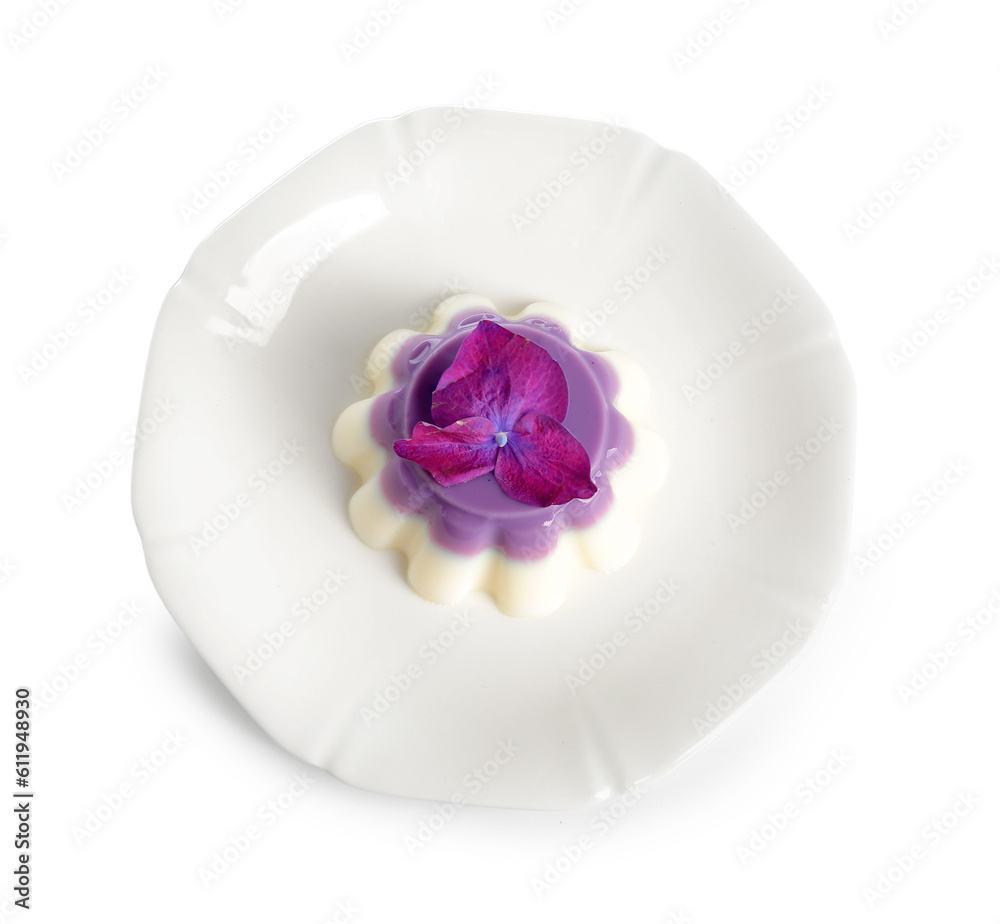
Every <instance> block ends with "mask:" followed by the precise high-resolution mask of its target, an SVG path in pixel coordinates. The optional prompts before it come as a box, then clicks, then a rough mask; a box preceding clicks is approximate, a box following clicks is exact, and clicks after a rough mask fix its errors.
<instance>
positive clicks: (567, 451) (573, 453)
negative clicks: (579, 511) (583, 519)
mask: <svg viewBox="0 0 1000 924" xmlns="http://www.w3.org/2000/svg"><path fill="white" fill-rule="evenodd" d="M568 407H569V389H568V388H567V386H566V376H565V375H564V374H563V371H562V368H561V367H560V366H559V363H557V362H556V361H555V360H554V359H553V358H552V357H551V356H550V355H549V354H548V353H547V352H546V351H545V350H544V349H542V347H540V346H538V344H536V343H532V342H531V341H530V340H528V339H527V338H525V337H522V336H520V335H518V334H514V333H511V332H510V331H508V330H505V329H504V328H503V327H501V326H500V325H499V324H495V323H494V322H493V321H487V320H482V321H480V322H479V324H478V325H477V326H476V328H475V329H474V330H473V331H472V333H470V334H469V336H468V337H466V338H465V340H464V341H463V343H462V345H461V347H459V350H458V354H457V355H456V356H455V361H454V362H453V363H452V364H451V365H450V366H449V367H448V368H447V369H446V370H445V371H444V373H443V374H442V376H441V378H440V380H439V381H438V385H437V388H436V389H435V391H434V394H433V395H432V396H431V417H432V418H433V421H434V424H429V423H423V422H421V423H418V424H417V425H416V426H415V427H414V428H413V435H412V437H411V438H410V439H408V440H397V441H396V442H395V443H394V444H393V448H394V449H395V451H396V454H397V455H399V456H400V457H401V458H403V459H408V460H409V461H411V462H415V463H416V464H417V465H419V466H420V467H421V468H423V469H424V470H425V471H427V472H428V473H429V474H430V475H431V477H432V478H434V480H435V481H437V482H438V483H439V484H442V485H445V486H448V485H453V484H462V483H463V482H465V481H470V480H471V479H473V478H478V477H479V476H480V475H485V474H488V473H489V472H493V473H494V477H495V478H496V480H497V484H499V485H500V487H501V489H502V490H503V491H504V493H505V494H508V495H509V496H510V497H513V498H514V499H515V500H518V501H521V502H522V503H525V504H532V505H533V506H535V507H549V506H552V505H553V504H565V503H567V502H568V501H571V500H573V498H576V497H580V498H589V497H593V496H594V494H595V493H596V492H597V486H596V485H595V484H594V482H593V480H592V479H591V477H590V457H589V456H588V455H587V450H586V449H584V447H583V444H582V443H580V441H579V440H578V439H577V438H576V437H575V436H573V434H572V433H570V432H569V430H567V429H566V428H565V427H564V426H563V425H562V421H563V420H564V419H565V418H566V411H567V409H568Z"/></svg>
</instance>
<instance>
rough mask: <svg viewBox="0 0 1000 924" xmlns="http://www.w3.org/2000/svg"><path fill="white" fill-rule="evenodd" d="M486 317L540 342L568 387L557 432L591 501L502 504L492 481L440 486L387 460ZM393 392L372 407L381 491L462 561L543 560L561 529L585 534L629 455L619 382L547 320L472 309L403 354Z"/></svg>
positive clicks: (489, 477)
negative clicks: (565, 439) (577, 453)
mask: <svg viewBox="0 0 1000 924" xmlns="http://www.w3.org/2000/svg"><path fill="white" fill-rule="evenodd" d="M484 318H486V319H488V320H490V321H494V322H496V323H497V324H500V325H502V326H503V327H505V328H506V329H507V330H510V331H512V332H514V333H516V334H520V335H521V336H523V337H526V338H527V339H528V340H531V341H532V342H534V343H537V344H538V345H539V346H540V347H542V348H543V349H545V350H546V351H548V353H549V355H550V356H551V357H552V358H553V359H554V360H555V361H556V362H557V363H559V365H560V366H561V367H562V370H563V372H564V374H565V375H566V382H567V385H568V387H569V409H568V410H567V412H566V418H565V420H564V421H563V426H564V427H566V429H567V430H569V432H570V433H572V434H573V435H574V436H575V437H576V438H577V439H578V440H579V441H580V442H581V443H582V444H583V446H584V448H585V449H586V450H587V453H588V455H589V456H590V461H591V477H592V478H593V481H594V484H596V485H597V493H596V494H595V495H594V496H593V497H591V498H589V499H587V500H583V499H581V498H575V499H574V500H571V501H569V502H568V503H566V504H561V505H559V506H552V507H541V508H540V507H534V506H532V505H530V504H524V503H521V502H520V501H517V500H514V498H512V497H508V496H507V495H506V494H505V493H504V492H503V490H502V489H501V488H500V485H498V484H497V482H496V479H495V478H494V476H493V473H492V472H491V473H489V474H486V475H480V476H479V477H478V478H473V479H472V480H471V481H467V482H465V483H464V484H457V485H452V486H451V487H444V486H443V485H440V484H438V483H437V482H436V481H435V480H434V479H433V478H432V477H431V476H430V475H429V474H428V473H427V472H425V471H424V470H423V469H422V468H420V466H419V465H417V464H416V463H414V462H407V461H406V460H404V459H401V458H399V456H397V455H396V453H395V452H394V451H393V448H392V446H393V443H394V442H395V441H396V440H398V439H409V438H410V436H411V435H412V433H413V427H414V426H415V425H416V424H417V423H418V422H420V421H425V422H428V423H430V422H432V420H431V394H432V392H433V391H434V389H435V388H436V387H437V383H438V379H440V378H441V375H442V373H443V372H444V371H445V369H447V368H448V367H449V366H450V365H451V364H452V362H453V361H454V359H455V355H456V354H457V353H458V349H459V347H460V346H461V345H462V341H463V340H465V338H466V337H467V336H468V335H469V334H470V333H471V332H472V330H473V329H474V328H475V327H476V325H477V324H478V323H479V322H480V321H481V320H483V319H484ZM392 371H393V374H394V375H395V379H396V387H395V388H394V389H392V390H391V391H389V392H387V393H386V394H384V395H380V396H379V397H378V398H376V399H375V403H374V406H373V408H372V416H371V428H372V436H373V437H374V439H375V440H376V442H378V443H379V444H380V445H381V446H383V447H384V448H385V449H386V450H387V452H388V455H389V460H388V462H387V464H386V466H385V468H384V469H383V470H382V476H381V479H382V490H383V492H384V493H385V496H386V497H387V498H388V499H389V501H390V502H391V503H392V504H393V506H394V507H395V508H396V509H397V510H398V511H400V512H401V513H410V514H413V513H419V514H422V515H423V516H424V517H426V518H427V521H428V522H429V524H430V534H431V538H432V539H433V540H434V541H435V542H437V543H438V545H441V546H443V547H444V548H446V549H449V550H450V551H452V552H458V553H460V554H464V555H476V554H478V553H479V552H481V551H482V550H483V549H485V548H490V547H496V548H499V549H500V550H501V551H503V553H504V554H505V555H507V556H508V557H509V558H517V559H521V560H525V561H531V560H536V559H539V558H544V557H545V555H547V554H548V553H549V552H550V551H551V550H552V549H553V547H554V546H555V543H556V540H557V539H558V538H559V534H560V533H562V531H563V530H564V529H567V528H570V527H575V528H578V529H581V528H584V527H587V526H591V525H593V524H594V523H596V522H597V520H599V519H600V518H601V516H603V515H604V513H605V512H606V511H607V510H608V508H609V507H610V505H611V502H612V500H613V496H612V491H611V485H610V484H609V483H608V474H609V473H610V472H612V471H614V470H615V469H616V468H619V467H620V466H622V465H624V464H625V462H627V461H628V459H629V457H630V456H631V454H632V448H633V434H632V427H631V426H630V425H629V422H628V421H627V420H626V419H625V418H624V417H623V416H622V414H621V413H619V412H618V411H617V410H616V409H615V408H614V406H613V405H612V402H613V401H614V398H615V396H616V395H617V393H618V379H617V376H616V375H615V373H614V370H613V369H612V368H611V366H610V365H609V364H608V363H607V362H606V361H605V360H604V359H602V358H601V357H600V355H599V354H596V353H588V352H581V351H579V350H577V349H576V348H575V347H574V346H573V345H572V344H571V343H570V339H569V336H568V335H567V333H566V331H564V330H563V328H562V327H560V326H559V325H558V324H556V322H555V321H551V320H549V319H548V318H539V317H530V318H524V319H523V320H520V321H509V320H507V319H506V318H503V317H501V316H500V315H497V314H494V313H492V312H488V311H483V310H478V311H477V310H473V311H470V312H468V313H464V314H461V315H458V316H456V317H454V318H452V320H451V323H450V324H449V325H448V329H447V331H445V333H443V334H421V335H419V336H416V337H412V338H411V339H410V340H408V341H407V342H406V343H404V344H403V345H402V347H400V349H399V352H398V353H397V354H396V357H395V359H394V360H393V363H392Z"/></svg>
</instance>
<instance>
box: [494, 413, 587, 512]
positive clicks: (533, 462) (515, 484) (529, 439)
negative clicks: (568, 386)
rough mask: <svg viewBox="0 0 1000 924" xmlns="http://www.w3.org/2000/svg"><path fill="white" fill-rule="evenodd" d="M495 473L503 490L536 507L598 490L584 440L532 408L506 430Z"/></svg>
mask: <svg viewBox="0 0 1000 924" xmlns="http://www.w3.org/2000/svg"><path fill="white" fill-rule="evenodd" d="M494 474H495V476H496V479H497V484H499V485H500V487H501V488H503V490H504V493H506V494H508V495H510V496H511V497H513V498H514V499H515V500H519V501H521V502H522V503H525V504H533V505H534V506H536V507H550V506H552V505H553V504H565V503H567V502H568V501H571V500H573V498H575V497H581V498H588V497H593V496H594V495H595V494H596V493H597V485H595V484H594V482H593V481H592V480H591V478H590V457H589V456H588V455H587V450H586V449H584V448H583V444H582V443H581V442H580V441H579V440H578V439H577V438H576V437H575V436H573V434H572V433H570V432H569V430H567V429H566V428H565V427H564V426H563V425H562V424H561V423H559V421H557V420H553V419H552V418H551V417H548V416H546V415H545V414H536V413H535V412H533V411H529V412H528V413H527V414H525V415H523V416H522V417H521V419H520V420H518V422H517V424H516V425H515V427H514V429H513V430H511V431H510V433H508V434H507V445H506V446H504V447H503V449H501V450H500V453H499V455H498V456H497V461H496V468H495V469H494Z"/></svg>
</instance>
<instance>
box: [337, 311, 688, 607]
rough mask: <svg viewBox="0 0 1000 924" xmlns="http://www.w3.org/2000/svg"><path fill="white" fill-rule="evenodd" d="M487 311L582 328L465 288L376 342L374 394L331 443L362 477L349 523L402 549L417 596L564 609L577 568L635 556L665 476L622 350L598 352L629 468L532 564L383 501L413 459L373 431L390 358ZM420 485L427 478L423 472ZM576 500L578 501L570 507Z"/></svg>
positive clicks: (616, 473) (643, 380)
mask: <svg viewBox="0 0 1000 924" xmlns="http://www.w3.org/2000/svg"><path fill="white" fill-rule="evenodd" d="M481 315H482V316H493V317H499V318H500V319H501V320H506V321H509V322H512V323H516V322H524V321H528V320H530V319H540V320H549V321H554V322H556V323H557V324H560V325H561V327H562V328H563V329H564V330H566V331H567V332H570V331H573V330H574V329H575V327H576V319H575V316H574V315H573V313H572V312H570V311H568V310H567V309H565V308H563V307H561V306H558V305H553V304H549V303H545V302H535V303H532V304H530V305H528V306H527V307H525V308H524V309H523V310H522V311H520V312H519V313H517V314H512V315H510V316H503V315H500V312H498V310H497V308H496V306H495V305H494V304H493V302H491V301H490V300H489V299H488V298H486V297H484V296H481V295H474V294H462V295H455V296H452V297H450V298H448V299H446V300H444V301H443V302H442V303H441V304H440V305H439V306H438V307H437V309H436V310H435V312H434V314H433V315H432V318H431V323H430V326H429V327H428V328H427V330H425V331H415V330H408V329H400V330H395V331H392V332H391V333H388V334H386V336H385V337H384V338H383V339H382V341H380V342H379V343H378V344H377V345H376V346H375V348H374V349H373V351H372V354H371V356H370V357H369V360H368V362H367V365H366V372H367V374H368V376H369V377H370V378H371V381H372V386H373V394H372V395H371V396H370V397H368V398H365V399H363V400H361V401H358V402H355V403H354V404H352V405H351V406H350V407H348V408H347V409H346V410H345V411H344V412H343V413H342V414H341V415H340V416H339V417H338V419H337V422H336V424H335V426H334V428H333V438H332V442H333V449H334V452H335V453H336V455H337V457H338V458H339V459H341V461H343V462H344V463H346V464H347V465H349V466H351V468H353V469H354V470H355V471H356V472H357V473H358V475H360V477H361V482H362V483H361V485H360V487H359V488H358V489H357V491H355V493H354V494H353V495H352V497H351V500H350V504H349V506H348V511H349V515H350V520H351V525H352V527H353V528H354V530H355V532H356V533H357V534H358V536H359V537H360V538H361V539H362V540H363V541H364V542H365V543H366V544H367V545H369V546H371V547H372V548H373V549H380V550H386V549H396V550H398V551H400V552H402V553H403V554H404V555H405V557H406V561H407V566H406V577H407V580H408V581H409V583H410V586H411V587H412V588H413V589H414V590H415V591H416V592H417V593H418V594H420V596H422V597H424V598H425V599H427V600H430V601H431V602H433V603H439V604H457V603H460V602H461V601H462V600H463V599H464V598H465V597H466V595H468V594H470V593H474V592H477V591H481V592H483V593H486V594H488V595H489V596H490V597H492V599H493V600H494V602H495V603H496V605H497V607H498V608H499V609H500V610H501V612H503V613H506V614H507V615H509V616H517V617H523V616H545V615H547V614H549V613H552V612H554V611H555V610H557V609H558V608H559V607H560V606H562V605H563V603H564V602H565V600H566V593H567V588H568V587H570V586H571V584H572V582H573V581H574V579H575V578H576V577H577V575H578V574H579V572H580V571H582V570H583V569H586V568H591V569H593V570H595V571H600V572H604V573H610V572H612V571H615V570H616V569H618V568H621V567H622V566H623V565H624V564H625V563H626V562H628V561H629V559H631V558H632V556H633V555H634V554H635V551H636V549H637V548H638V545H639V542H640V541H641V534H642V532H641V523H642V515H643V512H644V510H645V509H647V507H648V502H649V499H650V497H651V496H652V495H654V494H655V493H656V492H657V491H658V490H660V488H661V487H662V485H663V483H664V480H665V479H666V476H667V465H668V463H667V460H668V453H667V447H666V443H665V441H664V440H663V438H662V437H661V436H660V435H659V434H658V433H656V432H655V431H654V430H653V429H652V427H651V426H650V423H649V421H650V410H651V409H650V406H649V404H650V401H649V380H648V378H647V376H646V374H645V372H644V371H643V370H642V369H641V368H640V367H639V366H638V365H637V364H636V363H635V362H633V361H632V360H630V359H629V358H628V357H627V356H626V355H625V354H623V353H621V352H618V351H614V350H604V351H600V352H599V353H597V354H596V355H597V356H598V357H599V359H600V361H602V362H604V363H607V364H608V366H610V368H611V369H612V370H613V372H614V374H615V378H616V379H617V383H616V384H617V388H616V392H617V394H616V395H614V396H613V406H614V408H615V409H616V410H617V411H618V412H619V413H620V414H621V415H623V417H624V418H625V419H626V420H627V421H628V424H629V425H630V429H631V446H630V447H629V449H630V452H627V461H626V462H625V463H624V465H622V466H620V467H612V468H611V471H610V473H609V474H608V475H607V476H606V477H605V478H603V479H602V481H603V482H604V485H605V486H604V488H603V490H604V491H606V492H607V493H608V494H609V495H610V502H609V503H607V504H606V505H605V506H604V509H603V512H602V513H601V515H599V516H598V517H597V519H596V522H594V523H592V524H590V525H586V526H584V527H582V528H576V527H574V526H573V525H569V526H568V527H566V528H564V529H563V530H562V532H560V533H559V535H558V539H557V540H556V542H555V544H554V547H553V548H552V549H551V550H550V551H547V553H546V554H543V555H541V556H540V557H537V558H536V559H535V560H526V559H525V558H523V557H521V558H518V557H513V556H511V555H508V554H505V552H504V551H503V549H501V548H497V547H495V546H493V547H490V546H488V547H486V548H483V549H482V550H480V551H476V552H474V553H472V554H463V553H462V552H458V551H453V550H452V549H449V548H446V547H444V546H443V545H442V544H440V543H439V542H437V541H435V539H434V537H433V536H432V535H431V529H430V526H429V522H428V518H427V516H425V515H423V514H421V513H408V512H404V510H402V509H400V507H399V506H397V505H396V504H394V503H393V501H392V500H391V499H390V498H389V497H387V494H386V490H385V487H384V478H383V476H384V474H385V472H386V466H388V465H397V466H398V465H400V464H404V465H405V464H410V463H401V462H400V460H398V459H396V458H394V454H393V452H392V450H391V449H389V448H387V447H386V446H384V445H380V443H379V442H378V441H377V440H376V439H375V437H374V436H373V435H372V426H373V424H372V420H373V416H375V415H376V413H377V405H378V401H379V398H381V397H382V396H383V395H387V394H388V393H389V392H391V391H392V390H393V388H394V387H396V385H397V381H396V377H395V375H394V372H393V367H394V364H395V363H394V360H395V359H396V357H397V355H398V353H399V351H400V349H401V348H402V347H403V346H404V345H405V344H407V343H411V342H413V341H415V340H416V341H419V342H423V341H422V338H428V337H431V336H433V335H443V334H445V333H446V332H447V331H448V329H449V325H451V324H452V322H453V321H454V320H455V319H457V318H461V317H462V316H468V317H470V318H471V319H473V320H475V319H476V318H478V317H479V316H481ZM570 338H571V342H572V344H573V346H574V347H575V348H576V349H577V350H586V349H587V347H586V345H585V343H584V342H583V340H582V338H581V337H580V336H579V335H576V336H575V337H574V336H572V334H570ZM594 412H595V413H596V409H595V411H594ZM428 478H429V476H428ZM423 484H424V485H425V486H426V485H429V484H430V483H429V481H428V479H427V478H425V479H424V482H423ZM431 487H433V486H431ZM595 500H596V498H595ZM574 503H576V504H580V503H581V502H579V501H574V502H571V504H570V505H572V504H574ZM570 505H567V506H570ZM528 512H530V508H529V511H528ZM546 515H547V518H548V519H549V520H552V519H555V518H557V517H558V516H559V511H558V509H552V510H548V511H547V514H546ZM539 519H541V518H539ZM387 567H388V565H387Z"/></svg>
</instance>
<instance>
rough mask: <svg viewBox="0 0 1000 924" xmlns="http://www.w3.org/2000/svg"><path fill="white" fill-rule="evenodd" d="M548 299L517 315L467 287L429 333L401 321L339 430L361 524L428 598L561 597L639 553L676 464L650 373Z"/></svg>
mask: <svg viewBox="0 0 1000 924" xmlns="http://www.w3.org/2000/svg"><path fill="white" fill-rule="evenodd" d="M572 322H573V316H572V315H571V314H570V313H569V312H567V311H566V310H565V309H563V308H560V307H559V306H556V305H551V304H547V303H535V304H532V305H529V306H528V307H527V308H525V309H524V310H523V311H521V312H520V313H518V314H516V315H512V316H509V317H507V316H504V315H503V314H501V313H500V312H499V311H498V310H497V308H496V307H495V306H494V305H493V304H492V302H490V301H489V300H488V299H486V298H484V297H482V296H478V295H459V296H453V297H451V298H449V299H447V300H445V301H444V302H442V303H441V305H440V306H439V307H438V309H437V310H436V312H435V313H434V316H433V318H432V321H431V325H430V327H429V329H428V330H427V331H425V332H423V333H418V332H417V331H410V330H397V331H393V332H392V333H390V334H388V335H387V336H386V337H385V338H384V339H383V340H382V341H381V342H380V343H379V344H378V345H377V346H376V347H375V349H374V351H373V353H372V355H371V357H370V359H369V363H368V367H367V371H368V375H369V378H371V379H372V381H373V384H374V394H373V395H372V396H371V397H370V398H367V399H365V400H363V401H359V402H357V403H355V404H353V405H351V406H350V407H349V408H347V409H346V410H345V411H344V412H343V414H341V416H340V418H339V419H338V420H337V423H336V425H335V426H334V430H333V448H334V451H335V452H336V454H337V456H338V457H339V458H340V459H341V460H342V461H344V462H345V463H347V464H348V465H350V466H351V467H352V468H354V469H355V470H356V471H357V472H358V473H359V475H361V478H362V480H363V484H362V485H361V487H360V488H359V489H358V490H357V492H356V493H355V494H354V496H353V497H352V499H351V501H350V505H349V513H350V518H351V524H352V526H353V527H354V530H355V531H356V532H357V534H358V535H359V536H360V537H361V539H362V540H364V541H365V542H366V543H367V544H368V545H370V546H372V547H373V548H376V549H398V550H400V551H402V552H404V553H405V555H406V556H407V559H408V568H407V578H408V580H409V582H410V585H411V586H412V587H413V589H414V590H415V591H416V592H417V593H419V594H420V595H421V596H423V597H425V598H426V599H428V600H431V601H433V602H436V603H456V602H458V601H459V600H460V599H462V598H463V597H464V596H465V595H466V594H467V593H470V592H473V591H484V592H486V593H488V594H489V595H491V596H492V597H493V599H494V600H495V601H496V604H497V606H498V607H499V608H500V609H501V610H502V611H503V612H505V613H507V614H509V615H512V616H540V615H544V614H547V613H550V612H552V611H554V610H555V609H557V608H558V607H559V606H560V605H561V604H562V603H563V602H564V600H565V598H566V592H567V586H568V584H569V582H570V581H571V580H572V578H573V576H574V574H576V573H577V572H578V571H579V570H580V569H582V568H592V569H596V570H598V571H604V572H610V571H613V570H615V569H616V568H619V567H621V566H622V565H623V564H624V563H625V562H627V561H628V560H629V558H631V557H632V554H633V553H634V552H635V549H636V547H637V545H638V542H639V532H640V513H641V511H642V509H643V507H644V505H645V503H646V501H647V500H648V498H649V497H650V495H652V494H653V493H654V492H655V491H657V490H658V489H659V488H660V486H661V485H662V483H663V481H664V478H665V476H666V469H667V453H666V448H665V445H664V443H663V440H662V438H661V437H659V436H658V435H657V434H656V433H655V432H653V431H652V430H651V429H650V428H649V426H648V423H647V412H648V395H649V387H648V381H647V379H646V376H645V373H644V372H643V371H642V370H641V369H640V368H639V367H638V366H637V365H636V364H635V363H634V362H632V361H630V360H629V359H628V357H626V356H625V355H623V354H621V353H619V352H616V351H601V352H595V351H591V350H587V349H585V348H584V347H583V346H582V344H581V343H580V338H579V337H578V336H574V335H573V334H572V333H571V332H570V331H571V330H572Z"/></svg>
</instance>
